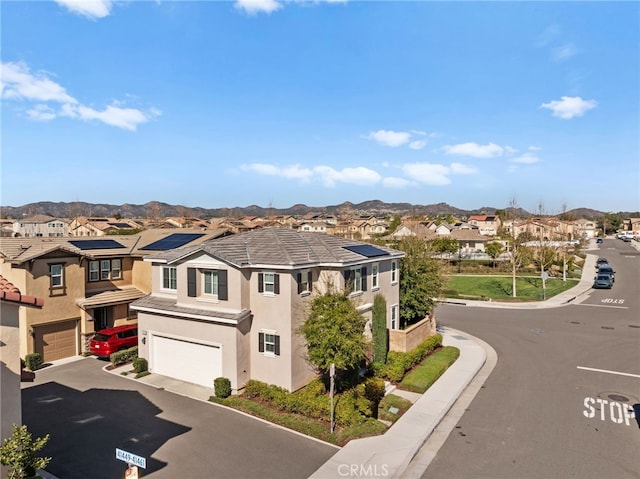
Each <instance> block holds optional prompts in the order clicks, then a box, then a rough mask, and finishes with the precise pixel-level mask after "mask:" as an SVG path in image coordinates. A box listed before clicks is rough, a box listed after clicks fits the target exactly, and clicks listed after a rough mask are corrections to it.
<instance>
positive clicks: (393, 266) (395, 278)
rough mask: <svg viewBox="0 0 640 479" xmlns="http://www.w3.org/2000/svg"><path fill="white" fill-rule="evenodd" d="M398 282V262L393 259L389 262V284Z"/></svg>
mask: <svg viewBox="0 0 640 479" xmlns="http://www.w3.org/2000/svg"><path fill="white" fill-rule="evenodd" d="M397 282H398V262H397V261H396V260H395V259H394V260H393V261H391V284H394V283H397Z"/></svg>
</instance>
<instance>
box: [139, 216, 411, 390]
mask: <svg viewBox="0 0 640 479" xmlns="http://www.w3.org/2000/svg"><path fill="white" fill-rule="evenodd" d="M403 256H404V253H402V252H401V251H397V250H393V249H390V248H384V247H379V246H375V247H374V246H372V245H369V244H365V243H360V242H357V241H354V240H347V239H344V238H340V237H336V236H331V235H327V234H323V233H314V232H303V231H295V230H291V229H288V228H262V229H258V230H255V231H251V232H247V233H241V234H237V235H233V236H228V237H225V238H220V239H215V240H211V241H207V242H204V243H201V244H199V245H196V246H193V247H184V248H179V249H176V250H172V251H167V252H165V253H161V254H157V255H150V256H147V257H146V258H145V261H149V262H151V263H152V288H151V289H152V292H151V294H150V295H148V296H146V297H144V298H141V299H139V300H137V301H135V302H134V303H133V304H132V308H133V309H135V310H137V311H138V331H139V338H140V339H139V355H140V356H141V357H144V358H146V359H147V360H148V363H149V370H150V371H152V372H154V373H157V374H162V375H166V376H170V377H175V378H178V379H181V380H184V381H187V382H191V383H195V384H201V385H204V386H207V387H212V386H213V380H214V379H215V378H216V377H226V378H228V379H229V380H230V381H231V385H232V388H233V390H234V391H238V390H239V389H242V388H243V387H244V385H245V384H246V382H247V381H248V380H249V379H256V380H259V381H263V382H266V383H269V384H276V385H278V386H281V387H284V388H286V389H288V390H290V391H293V390H296V389H299V388H300V387H302V386H304V385H305V384H307V383H308V382H309V381H310V380H311V379H312V378H313V377H314V371H313V368H312V367H311V365H310V364H308V363H307V361H306V359H305V356H306V348H305V344H304V340H303V338H302V337H301V336H300V335H299V334H298V332H297V331H298V328H299V326H300V325H301V324H302V323H303V322H304V321H305V319H306V318H307V317H308V314H309V312H310V308H311V304H312V300H313V298H314V296H315V295H317V294H323V293H324V292H326V291H328V290H329V289H330V288H332V290H333V291H343V290H345V287H346V288H347V290H348V291H350V297H351V298H352V299H353V301H354V302H355V304H356V306H357V307H358V309H359V310H360V312H361V313H362V314H363V315H364V316H365V317H366V318H367V319H369V320H370V319H371V309H372V305H373V299H374V295H375V294H377V293H379V294H382V295H383V296H384V297H385V299H386V303H387V308H388V310H387V325H388V327H389V328H397V327H398V318H399V310H398V303H399V269H398V266H399V260H400V258H402V257H403ZM370 328H371V326H370V321H369V323H368V325H367V327H366V328H365V331H363V334H367V333H368V334H370V333H371V331H370Z"/></svg>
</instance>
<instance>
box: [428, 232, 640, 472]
mask: <svg viewBox="0 0 640 479" xmlns="http://www.w3.org/2000/svg"><path fill="white" fill-rule="evenodd" d="M591 253H596V254H598V255H599V256H605V257H607V258H608V259H609V262H610V263H611V264H612V265H613V266H614V269H615V270H616V282H615V285H614V287H613V289H611V290H593V291H592V292H591V293H590V294H589V295H588V296H587V297H586V298H585V299H583V300H582V301H581V302H580V303H579V304H575V305H571V306H563V307H560V308H554V309H539V310H534V309H531V310H512V309H491V308H470V307H465V306H455V305H441V306H439V307H438V309H437V312H436V314H437V317H438V320H439V323H440V325H443V326H450V327H453V328H455V329H459V330H462V331H466V332H468V333H470V334H472V335H474V336H476V337H478V338H480V339H482V340H484V341H486V342H487V343H489V344H490V345H491V346H492V347H493V348H494V349H495V350H496V352H497V355H498V362H497V365H496V367H495V369H494V370H493V373H492V374H491V375H490V376H489V378H488V379H487V381H486V382H485V384H484V386H483V388H482V389H481V390H480V392H479V393H478V394H477V396H476V397H475V398H474V400H473V401H472V402H471V404H470V405H469V407H468V409H467V411H466V412H465V413H464V415H463V417H462V419H461V420H460V421H459V422H458V424H457V425H456V428H455V429H454V431H453V432H452V433H451V435H450V436H449V437H448V439H447V440H446V442H445V443H444V445H443V446H442V448H441V449H440V450H439V452H438V454H437V456H436V457H435V459H434V460H433V461H432V462H431V465H430V466H429V467H428V468H427V470H426V471H425V473H424V475H423V476H422V477H424V478H429V479H434V478H446V479H455V478H461V479H462V478H464V479H468V478H523V479H524V478H535V479H539V478H552V477H553V478H569V477H576V478H602V477H607V478H616V479H618V478H638V477H640V419H638V418H640V282H639V281H638V280H639V279H640V255H639V253H638V252H637V251H636V250H634V249H632V247H631V246H629V245H628V244H626V243H623V242H622V241H619V240H614V239H611V240H605V242H604V244H602V245H601V248H600V249H599V250H598V251H597V252H593V251H592V252H591ZM634 409H635V414H634V412H633V411H634Z"/></svg>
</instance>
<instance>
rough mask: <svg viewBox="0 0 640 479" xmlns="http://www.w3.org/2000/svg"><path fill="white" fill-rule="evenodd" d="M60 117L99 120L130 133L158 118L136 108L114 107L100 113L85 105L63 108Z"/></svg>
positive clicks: (110, 106)
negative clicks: (142, 124) (140, 125)
mask: <svg viewBox="0 0 640 479" xmlns="http://www.w3.org/2000/svg"><path fill="white" fill-rule="evenodd" d="M60 115H61V116H68V117H70V118H78V119H80V120H85V121H89V120H98V121H101V122H103V123H106V124H107V125H111V126H115V127H118V128H123V129H125V130H129V131H136V129H137V127H138V125H139V124H140V123H146V122H148V121H149V120H151V119H152V118H154V117H155V116H156V115H155V114H154V113H143V112H142V111H140V110H137V109H135V108H121V107H119V106H114V105H109V106H107V107H106V108H105V109H104V110H102V111H98V110H95V109H93V108H90V107H87V106H84V105H70V104H65V105H63V106H62V110H61V112H60Z"/></svg>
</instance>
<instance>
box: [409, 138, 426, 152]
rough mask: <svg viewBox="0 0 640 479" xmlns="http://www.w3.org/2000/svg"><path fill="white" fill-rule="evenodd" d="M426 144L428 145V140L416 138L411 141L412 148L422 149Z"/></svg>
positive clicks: (410, 146)
mask: <svg viewBox="0 0 640 479" xmlns="http://www.w3.org/2000/svg"><path fill="white" fill-rule="evenodd" d="M425 146H427V141H426V140H416V141H412V142H411V143H409V148H411V149H412V150H422V149H423V148H424V147H425Z"/></svg>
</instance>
